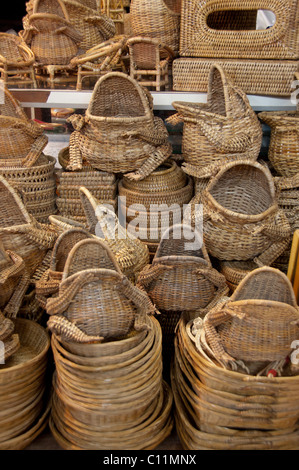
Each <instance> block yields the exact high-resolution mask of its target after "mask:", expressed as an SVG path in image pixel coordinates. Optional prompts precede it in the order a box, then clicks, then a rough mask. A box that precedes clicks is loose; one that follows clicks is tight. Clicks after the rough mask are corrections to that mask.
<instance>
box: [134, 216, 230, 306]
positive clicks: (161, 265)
mask: <svg viewBox="0 0 299 470" xmlns="http://www.w3.org/2000/svg"><path fill="white" fill-rule="evenodd" d="M192 236H193V240H194V242H193V243H194V245H195V244H196V242H197V245H198V246H196V249H195V247H194V245H193V244H192V242H191V241H190V240H192V238H191V237H192ZM188 244H190V248H189V247H188ZM137 285H140V286H141V287H143V288H144V289H145V290H146V292H147V293H148V295H149V296H150V298H151V299H152V301H153V302H154V304H155V305H156V306H157V308H158V309H159V310H166V311H168V310H169V311H171V310H172V311H186V310H196V309H200V308H204V307H206V306H207V305H208V304H209V303H210V302H211V301H212V299H215V297H219V296H223V295H225V294H226V293H227V291H228V289H227V286H226V283H225V278H224V276H223V275H221V274H220V273H218V271H216V270H215V269H214V268H213V267H212V264H211V261H210V259H209V256H208V253H207V251H206V248H205V246H204V244H203V243H202V240H201V237H200V234H199V232H197V231H192V230H191V229H190V227H189V226H184V225H175V226H172V227H170V229H169V230H167V231H166V232H164V234H163V236H162V240H161V242H160V244H159V247H158V249H157V252H156V254H155V257H154V259H153V262H152V264H151V265H148V266H146V267H145V268H144V270H143V271H142V272H141V273H140V275H139V277H138V282H137Z"/></svg>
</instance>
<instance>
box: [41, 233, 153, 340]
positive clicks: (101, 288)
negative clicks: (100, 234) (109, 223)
mask: <svg viewBox="0 0 299 470" xmlns="http://www.w3.org/2000/svg"><path fill="white" fill-rule="evenodd" d="M83 268H84V269H83ZM47 312H48V314H49V315H58V316H59V315H62V316H64V317H65V318H66V319H67V320H68V321H69V322H70V323H71V324H75V327H76V328H78V329H79V330H81V331H82V332H83V333H84V334H85V335H87V336H88V337H90V341H94V340H96V339H97V340H98V341H100V340H102V339H103V338H109V337H117V336H121V335H126V334H127V333H128V332H129V331H130V330H131V329H133V328H134V326H135V328H136V329H143V328H147V324H146V315H147V314H150V313H155V312H156V309H155V307H154V306H153V304H152V303H151V301H150V300H149V298H148V296H147V295H146V294H145V293H144V292H143V291H141V290H140V289H138V288H137V287H135V286H134V285H133V284H132V283H131V282H130V281H129V280H128V278H127V277H126V276H124V275H123V274H122V272H121V270H120V268H119V266H118V264H117V262H116V260H115V258H114V255H113V253H112V252H111V250H110V249H109V247H108V245H107V244H106V243H105V242H103V241H101V240H98V239H87V240H82V241H80V242H78V243H77V244H76V245H75V246H74V247H73V248H72V250H71V251H70V253H69V256H68V258H67V261H66V263H65V267H64V272H63V276H62V282H61V283H60V286H59V294H58V296H57V297H53V298H51V299H48V301H47ZM54 331H55V329H54ZM59 334H60V336H63V335H66V333H65V329H64V328H62V329H61V331H60V330H59ZM77 338H78V339H77ZM65 339H67V338H66V337H65ZM68 339H70V340H73V341H77V340H78V341H79V342H84V340H82V339H81V338H80V337H78V336H77V335H74V336H73V337H72V336H70V337H69V338H68ZM85 342H86V339H85Z"/></svg>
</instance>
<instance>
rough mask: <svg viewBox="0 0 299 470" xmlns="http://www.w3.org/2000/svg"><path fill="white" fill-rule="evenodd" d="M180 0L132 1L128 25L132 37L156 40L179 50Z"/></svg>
mask: <svg viewBox="0 0 299 470" xmlns="http://www.w3.org/2000/svg"><path fill="white" fill-rule="evenodd" d="M180 15H181V0H132V1H131V5H130V25H131V30H132V36H145V37H151V38H157V39H159V40H160V42H161V43H163V44H166V45H167V46H169V47H171V49H173V51H175V52H178V50H179V39H180Z"/></svg>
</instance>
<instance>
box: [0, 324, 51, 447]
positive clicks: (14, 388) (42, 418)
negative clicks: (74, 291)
mask: <svg viewBox="0 0 299 470" xmlns="http://www.w3.org/2000/svg"><path fill="white" fill-rule="evenodd" d="M14 328H15V329H14V332H15V333H16V334H17V335H18V336H19V340H20V347H19V349H18V351H16V352H15V353H14V354H13V356H11V357H10V358H9V359H8V360H7V361H6V362H5V364H3V365H0V396H1V412H0V449H1V450H18V449H24V448H25V447H27V446H28V445H29V444H30V443H31V442H32V441H33V440H34V439H35V438H36V437H37V436H38V435H39V434H40V433H41V432H42V430H43V429H44V428H45V427H46V425H47V422H48V416H49V404H48V403H49V400H48V398H49V397H48V391H47V367H48V350H49V347H50V338H49V335H48V333H47V332H46V330H45V329H44V328H43V327H42V326H40V325H38V324H37V323H35V322H33V321H30V320H25V319H21V318H17V319H15V320H14Z"/></svg>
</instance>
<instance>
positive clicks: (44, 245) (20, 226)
mask: <svg viewBox="0 0 299 470" xmlns="http://www.w3.org/2000/svg"><path fill="white" fill-rule="evenodd" d="M0 193H1V200H2V205H1V213H0V238H1V241H2V243H3V246H4V248H5V250H11V251H14V252H15V253H16V254H17V255H19V256H20V257H21V258H22V259H23V260H24V262H25V266H26V268H27V271H28V274H29V275H30V276H31V275H32V274H33V273H34V271H35V270H36V268H37V267H38V265H39V264H40V263H41V261H42V259H43V258H44V256H45V254H46V251H47V250H48V249H50V248H52V247H53V245H54V242H55V239H56V237H57V233H56V232H55V231H53V230H51V228H50V227H49V226H47V225H44V224H40V223H39V222H37V221H36V220H35V219H34V218H33V217H32V216H30V215H29V214H28V212H27V210H26V209H25V206H24V204H23V203H22V201H21V199H20V198H19V197H18V195H17V194H16V192H15V191H14V189H13V188H12V186H11V185H10V184H9V183H8V182H7V181H6V180H5V179H4V178H3V177H2V176H0Z"/></svg>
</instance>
